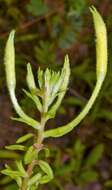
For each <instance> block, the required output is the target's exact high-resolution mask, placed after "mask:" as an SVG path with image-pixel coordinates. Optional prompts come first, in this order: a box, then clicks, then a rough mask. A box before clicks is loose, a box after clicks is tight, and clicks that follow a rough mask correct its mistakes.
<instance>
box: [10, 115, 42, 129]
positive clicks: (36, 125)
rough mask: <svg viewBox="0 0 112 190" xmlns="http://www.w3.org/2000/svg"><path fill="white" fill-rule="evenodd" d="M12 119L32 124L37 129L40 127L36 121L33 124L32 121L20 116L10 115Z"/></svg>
mask: <svg viewBox="0 0 112 190" xmlns="http://www.w3.org/2000/svg"><path fill="white" fill-rule="evenodd" d="M11 119H12V120H15V121H19V122H23V123H26V124H27V125H30V126H32V127H33V128H34V129H36V130H38V129H40V128H39V123H38V122H37V124H36V123H35V124H33V123H32V121H28V120H25V119H23V118H21V117H19V118H17V117H11Z"/></svg>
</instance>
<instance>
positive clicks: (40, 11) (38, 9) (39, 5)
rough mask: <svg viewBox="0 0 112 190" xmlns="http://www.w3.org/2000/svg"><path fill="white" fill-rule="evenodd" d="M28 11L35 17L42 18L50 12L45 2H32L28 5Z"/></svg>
mask: <svg viewBox="0 0 112 190" xmlns="http://www.w3.org/2000/svg"><path fill="white" fill-rule="evenodd" d="M27 10H28V11H29V12H30V13H32V15H34V16H42V15H44V14H46V13H47V12H48V7H47V5H46V4H45V3H44V2H43V0H38V1H37V0H31V1H30V3H29V4H28V5H27Z"/></svg>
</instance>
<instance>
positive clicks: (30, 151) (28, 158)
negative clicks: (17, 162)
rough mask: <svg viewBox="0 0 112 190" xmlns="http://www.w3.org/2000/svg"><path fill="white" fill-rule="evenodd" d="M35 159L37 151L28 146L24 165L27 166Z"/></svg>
mask: <svg viewBox="0 0 112 190" xmlns="http://www.w3.org/2000/svg"><path fill="white" fill-rule="evenodd" d="M36 158H37V150H36V149H34V147H33V146H30V147H29V148H28V150H27V152H26V154H25V156H24V162H25V164H29V163H31V162H32V160H34V159H36Z"/></svg>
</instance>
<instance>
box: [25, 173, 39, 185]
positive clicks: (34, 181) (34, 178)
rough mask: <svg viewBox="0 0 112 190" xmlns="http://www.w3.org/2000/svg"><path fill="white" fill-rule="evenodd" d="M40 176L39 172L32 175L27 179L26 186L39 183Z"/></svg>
mask: <svg viewBox="0 0 112 190" xmlns="http://www.w3.org/2000/svg"><path fill="white" fill-rule="evenodd" d="M41 177H42V175H41V174H40V173H38V174H36V175H34V176H33V177H32V178H31V179H29V181H28V186H31V185H35V184H37V183H39V181H40V179H41Z"/></svg>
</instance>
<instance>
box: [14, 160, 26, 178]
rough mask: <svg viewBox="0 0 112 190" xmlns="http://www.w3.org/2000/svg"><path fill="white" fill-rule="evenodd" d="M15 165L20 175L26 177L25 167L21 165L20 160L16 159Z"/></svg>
mask: <svg viewBox="0 0 112 190" xmlns="http://www.w3.org/2000/svg"><path fill="white" fill-rule="evenodd" d="M16 166H17V169H18V171H19V172H21V174H22V177H27V176H28V174H27V172H26V171H25V169H24V167H23V164H22V161H21V160H17V161H16Z"/></svg>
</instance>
